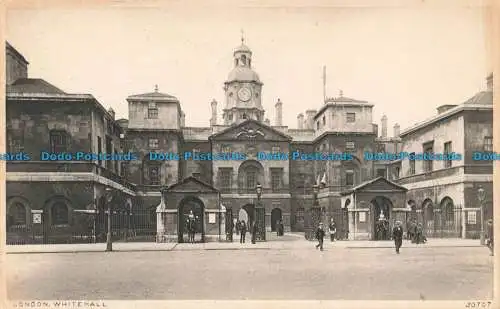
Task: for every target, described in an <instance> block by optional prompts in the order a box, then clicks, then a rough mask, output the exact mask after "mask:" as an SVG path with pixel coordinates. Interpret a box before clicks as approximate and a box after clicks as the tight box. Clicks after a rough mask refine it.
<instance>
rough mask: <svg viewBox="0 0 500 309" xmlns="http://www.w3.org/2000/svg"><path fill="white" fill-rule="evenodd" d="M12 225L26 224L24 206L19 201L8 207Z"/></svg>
mask: <svg viewBox="0 0 500 309" xmlns="http://www.w3.org/2000/svg"><path fill="white" fill-rule="evenodd" d="M9 212H10V214H9V215H10V216H11V220H12V221H11V224H12V225H25V224H26V207H24V205H23V204H21V203H15V204H13V205H12V206H10V209H9Z"/></svg>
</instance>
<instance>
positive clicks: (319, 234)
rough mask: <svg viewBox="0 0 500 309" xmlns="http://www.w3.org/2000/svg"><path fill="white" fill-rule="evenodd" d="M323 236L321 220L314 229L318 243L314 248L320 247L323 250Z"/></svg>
mask: <svg viewBox="0 0 500 309" xmlns="http://www.w3.org/2000/svg"><path fill="white" fill-rule="evenodd" d="M324 238H325V230H324V229H323V222H321V223H320V224H319V226H318V228H317V229H316V239H317V240H318V244H317V245H316V249H320V250H321V251H323V240H324Z"/></svg>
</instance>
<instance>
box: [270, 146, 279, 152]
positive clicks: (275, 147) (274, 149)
mask: <svg viewBox="0 0 500 309" xmlns="http://www.w3.org/2000/svg"><path fill="white" fill-rule="evenodd" d="M271 152H272V153H279V152H280V146H273V148H272V149H271Z"/></svg>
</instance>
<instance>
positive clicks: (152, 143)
mask: <svg viewBox="0 0 500 309" xmlns="http://www.w3.org/2000/svg"><path fill="white" fill-rule="evenodd" d="M159 147H160V141H159V140H158V139H157V138H150V139H149V149H158V148H159Z"/></svg>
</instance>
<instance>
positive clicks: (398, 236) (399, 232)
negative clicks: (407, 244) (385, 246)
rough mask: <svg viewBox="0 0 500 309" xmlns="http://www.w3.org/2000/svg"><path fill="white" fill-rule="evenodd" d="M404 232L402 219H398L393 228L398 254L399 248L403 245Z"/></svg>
mask: <svg viewBox="0 0 500 309" xmlns="http://www.w3.org/2000/svg"><path fill="white" fill-rule="evenodd" d="M403 234H404V232H403V227H402V225H401V221H396V222H395V224H394V228H393V229H392V238H393V239H394V245H395V247H396V253H397V254H399V248H401V246H402V245H403Z"/></svg>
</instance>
